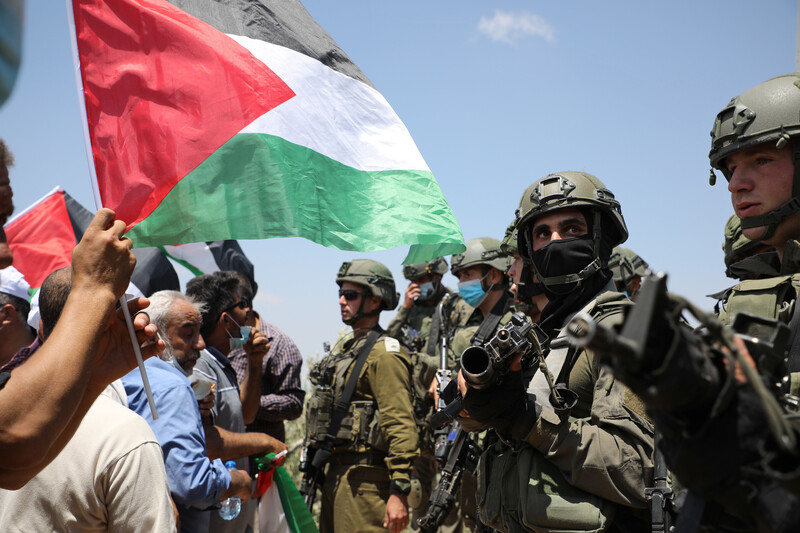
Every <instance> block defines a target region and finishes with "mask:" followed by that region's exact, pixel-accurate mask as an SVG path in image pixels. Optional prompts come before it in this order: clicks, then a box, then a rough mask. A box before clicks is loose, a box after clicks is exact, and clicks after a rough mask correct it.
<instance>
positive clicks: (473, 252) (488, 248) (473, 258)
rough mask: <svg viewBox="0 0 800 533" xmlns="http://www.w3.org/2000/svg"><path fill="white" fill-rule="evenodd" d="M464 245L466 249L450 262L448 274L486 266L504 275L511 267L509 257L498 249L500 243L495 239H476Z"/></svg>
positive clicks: (454, 256)
mask: <svg viewBox="0 0 800 533" xmlns="http://www.w3.org/2000/svg"><path fill="white" fill-rule="evenodd" d="M466 244H467V249H466V250H464V251H463V252H462V253H460V254H455V255H453V257H452V258H451V260H450V265H451V266H450V272H452V273H453V274H454V275H455V274H457V273H458V272H459V271H461V270H464V269H465V268H469V267H471V266H475V265H488V266H490V267H494V268H496V269H497V270H499V271H500V272H502V273H504V274H505V273H506V272H507V271H508V267H509V266H511V263H510V262H509V257H508V256H507V255H506V254H505V253H504V252H503V251H502V250H501V249H500V241H498V240H497V239H492V238H491V237H478V238H477V239H472V240H471V241H468V242H467V243H466Z"/></svg>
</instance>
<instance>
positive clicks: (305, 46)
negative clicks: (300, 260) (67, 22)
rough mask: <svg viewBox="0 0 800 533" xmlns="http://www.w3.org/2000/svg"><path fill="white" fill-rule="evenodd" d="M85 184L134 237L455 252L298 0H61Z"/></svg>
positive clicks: (412, 173)
mask: <svg viewBox="0 0 800 533" xmlns="http://www.w3.org/2000/svg"><path fill="white" fill-rule="evenodd" d="M72 6H73V15H74V17H73V21H74V35H75V41H74V45H75V46H74V49H75V55H76V60H77V66H78V71H79V76H80V79H79V83H80V87H81V89H82V91H83V97H84V98H83V99H82V104H83V105H84V107H85V114H86V128H87V136H88V142H87V146H89V147H90V148H91V154H90V159H91V161H92V162H93V163H94V165H93V171H94V172H95V174H96V177H95V180H94V186H95V193H96V196H97V198H98V203H99V204H100V205H103V206H106V207H110V208H112V209H114V210H115V211H116V212H117V216H118V217H119V218H120V219H122V220H124V221H126V222H127V223H128V228H129V231H128V236H129V237H130V238H131V239H132V240H133V241H134V243H135V245H136V246H160V245H168V244H180V243H190V242H202V241H212V240H226V239H263V238H272V237H304V238H306V239H309V240H312V241H314V242H317V243H319V244H322V245H324V246H329V247H333V248H339V249H343V250H358V251H371V250H379V249H386V248H392V247H396V246H402V245H409V244H410V245H412V250H411V252H410V253H409V256H408V257H407V258H406V261H407V262H408V261H410V262H418V261H422V260H425V259H430V258H433V257H437V256H442V255H449V254H452V253H457V252H460V251H463V250H464V244H463V237H462V235H461V230H460V228H459V226H458V223H457V222H456V220H455V217H454V215H453V213H452V211H451V209H450V207H449V205H448V204H447V202H446V200H445V199H444V196H443V194H442V192H441V189H440V188H439V186H438V185H437V183H436V181H435V179H434V177H433V175H432V173H431V171H430V170H429V169H428V167H427V165H426V163H425V161H424V160H423V158H422V156H421V155H420V153H419V151H418V149H417V148H416V145H415V144H414V141H413V140H412V138H411V136H410V134H409V133H408V130H407V129H406V127H405V126H404V125H403V123H402V122H401V121H400V119H399V118H398V117H397V115H396V114H395V113H394V111H393V110H392V108H391V107H390V106H389V104H388V102H387V101H386V100H385V99H384V98H383V97H382V96H381V94H380V93H379V92H378V91H377V90H376V89H375V87H373V85H372V84H371V83H370V81H369V80H368V79H367V78H366V76H364V74H363V73H362V72H361V71H360V70H359V69H358V67H357V66H356V65H354V64H353V63H352V61H350V59H349V58H348V57H347V55H346V54H345V53H344V52H343V51H342V50H341V49H340V48H339V47H338V46H337V45H336V43H335V42H334V41H333V40H332V39H331V37H330V36H329V35H328V34H327V33H326V32H325V31H324V30H323V29H322V28H321V27H320V26H319V25H317V23H316V22H315V21H314V20H313V19H312V18H311V16H310V15H309V14H308V12H307V11H306V10H305V8H304V7H303V6H302V4H301V3H300V2H299V1H298V0H261V1H259V0H231V1H228V2H219V1H212V0H172V3H168V2H167V1H166V0H72Z"/></svg>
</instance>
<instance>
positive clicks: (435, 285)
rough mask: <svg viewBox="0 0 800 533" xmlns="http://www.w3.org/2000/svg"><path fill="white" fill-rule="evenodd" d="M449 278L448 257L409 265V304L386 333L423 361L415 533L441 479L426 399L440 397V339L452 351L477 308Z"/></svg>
mask: <svg viewBox="0 0 800 533" xmlns="http://www.w3.org/2000/svg"><path fill="white" fill-rule="evenodd" d="M446 273H447V261H445V259H444V258H443V257H437V258H436V259H432V260H430V261H425V262H423V263H414V264H411V265H405V266H404V267H403V276H405V278H406V279H407V280H409V284H408V287H407V288H406V294H405V299H404V300H403V305H402V306H401V307H400V310H399V311H398V312H397V315H396V316H395V317H394V318H393V319H392V321H391V322H390V323H389V327H388V328H387V329H386V334H387V335H388V336H390V337H394V338H396V339H400V340H401V341H403V342H404V344H406V346H407V347H408V348H409V349H411V350H414V351H416V352H419V354H418V357H419V358H421V359H420V360H419V361H416V362H415V367H417V366H418V369H417V368H415V372H414V375H413V378H414V379H415V380H416V381H415V382H414V383H413V386H414V387H415V403H414V407H415V410H418V411H419V412H417V420H418V421H421V422H422V424H423V427H422V428H421V431H420V457H419V458H418V459H417V460H416V461H414V466H413V472H412V476H411V492H410V493H409V505H410V507H411V527H412V529H416V526H417V523H416V521H417V519H418V518H420V517H421V516H423V515H424V514H425V508H426V507H427V503H428V500H429V498H430V494H431V490H432V486H433V482H434V480H435V477H436V459H435V458H434V450H433V446H434V443H433V435H432V432H431V431H430V430H429V425H428V422H427V419H428V417H429V416H430V415H431V414H432V411H433V405H434V404H433V401H432V400H431V399H430V398H427V396H428V395H430V396H435V393H436V386H437V385H438V383H437V382H436V381H435V376H434V374H435V372H436V369H437V368H438V366H439V360H438V354H439V351H440V343H441V339H442V336H443V335H444V336H445V337H446V338H447V344H448V347H449V345H450V341H451V340H452V333H453V331H454V329H455V327H456V326H461V325H464V324H465V323H466V320H467V318H469V315H470V314H472V308H471V307H470V306H469V305H467V303H466V302H464V300H463V299H462V298H461V296H460V295H459V294H458V293H454V292H453V291H451V290H450V289H449V288H447V287H445V285H444V284H443V283H442V276H443V275H444V274H446ZM439 306H441V308H440V309H439V311H438V312H437V308H439ZM417 381H418V382H417Z"/></svg>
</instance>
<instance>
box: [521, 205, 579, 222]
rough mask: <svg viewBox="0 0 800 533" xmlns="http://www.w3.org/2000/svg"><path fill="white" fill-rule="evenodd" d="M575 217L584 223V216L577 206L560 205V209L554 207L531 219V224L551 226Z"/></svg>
mask: <svg viewBox="0 0 800 533" xmlns="http://www.w3.org/2000/svg"><path fill="white" fill-rule="evenodd" d="M576 219H577V220H579V221H581V222H583V223H584V224H585V223H586V217H585V216H583V213H581V210H580V209H578V208H577V207H562V208H561V209H555V210H553V211H549V212H547V213H544V214H542V215H539V216H538V217H536V219H535V220H534V221H533V225H534V226H540V225H547V226H551V225H558V224H560V223H563V222H565V221H567V220H576Z"/></svg>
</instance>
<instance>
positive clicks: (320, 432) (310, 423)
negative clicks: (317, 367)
mask: <svg viewBox="0 0 800 533" xmlns="http://www.w3.org/2000/svg"><path fill="white" fill-rule="evenodd" d="M306 413H307V414H306V441H307V442H321V441H323V440H325V435H326V433H327V431H328V427H329V426H330V423H331V414H332V413H333V390H331V389H330V388H322V387H320V388H317V389H316V390H315V391H314V394H313V395H311V397H310V398H309V399H308V405H307V406H306Z"/></svg>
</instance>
